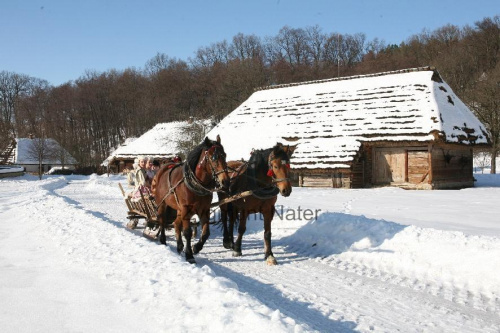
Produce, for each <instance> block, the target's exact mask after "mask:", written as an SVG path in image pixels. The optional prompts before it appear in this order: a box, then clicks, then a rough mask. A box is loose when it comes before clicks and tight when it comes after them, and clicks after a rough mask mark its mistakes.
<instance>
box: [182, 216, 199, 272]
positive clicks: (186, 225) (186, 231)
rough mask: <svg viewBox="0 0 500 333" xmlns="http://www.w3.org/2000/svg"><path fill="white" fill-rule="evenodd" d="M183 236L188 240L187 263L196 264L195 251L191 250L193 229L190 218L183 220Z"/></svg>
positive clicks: (186, 249)
mask: <svg viewBox="0 0 500 333" xmlns="http://www.w3.org/2000/svg"><path fill="white" fill-rule="evenodd" d="M182 234H183V235H184V238H186V247H185V253H186V261H187V262H189V263H190V264H196V261H195V260H194V256H193V249H192V248H191V237H192V236H193V229H192V228H191V217H190V216H189V218H186V217H184V218H183V219H182Z"/></svg>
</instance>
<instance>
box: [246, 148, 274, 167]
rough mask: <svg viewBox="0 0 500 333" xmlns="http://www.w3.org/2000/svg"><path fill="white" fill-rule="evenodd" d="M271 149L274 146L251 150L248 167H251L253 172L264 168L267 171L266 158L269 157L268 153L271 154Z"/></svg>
mask: <svg viewBox="0 0 500 333" xmlns="http://www.w3.org/2000/svg"><path fill="white" fill-rule="evenodd" d="M273 149H274V148H268V149H258V150H254V151H253V152H252V156H251V157H250V159H249V160H248V169H252V170H253V172H256V171H258V170H266V172H267V169H268V165H267V160H268V159H269V155H271V152H272V151H273ZM248 169H247V170H248Z"/></svg>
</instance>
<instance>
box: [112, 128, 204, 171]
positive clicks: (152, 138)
mask: <svg viewBox="0 0 500 333" xmlns="http://www.w3.org/2000/svg"><path fill="white" fill-rule="evenodd" d="M191 124H192V122H191V121H173V122H169V123H160V124H157V125H156V126H154V127H153V128H152V129H150V130H149V131H147V132H146V133H144V134H143V135H141V136H140V137H139V138H131V139H127V141H125V143H124V144H123V145H121V146H120V147H118V148H117V149H116V150H115V151H113V152H112V153H111V154H110V156H109V157H108V158H107V159H106V160H105V161H104V163H103V165H108V164H109V163H110V162H111V161H113V160H114V159H134V158H135V157H137V156H138V155H145V156H151V157H153V158H165V157H167V158H168V157H173V156H175V155H177V154H178V153H179V152H180V151H181V150H182V148H181V147H179V142H180V139H182V138H183V137H185V136H186V130H187V129H188V128H189V127H190V126H191ZM197 124H201V125H203V126H204V128H207V129H208V128H210V126H211V120H201V121H198V122H197Z"/></svg>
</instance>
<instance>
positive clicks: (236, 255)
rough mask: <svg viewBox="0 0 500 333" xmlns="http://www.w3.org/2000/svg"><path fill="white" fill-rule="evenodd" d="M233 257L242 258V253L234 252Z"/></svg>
mask: <svg viewBox="0 0 500 333" xmlns="http://www.w3.org/2000/svg"><path fill="white" fill-rule="evenodd" d="M233 257H241V251H233Z"/></svg>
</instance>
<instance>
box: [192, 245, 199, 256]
mask: <svg viewBox="0 0 500 333" xmlns="http://www.w3.org/2000/svg"><path fill="white" fill-rule="evenodd" d="M200 251H201V247H200V246H198V244H195V245H193V254H198V253H199V252H200Z"/></svg>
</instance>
